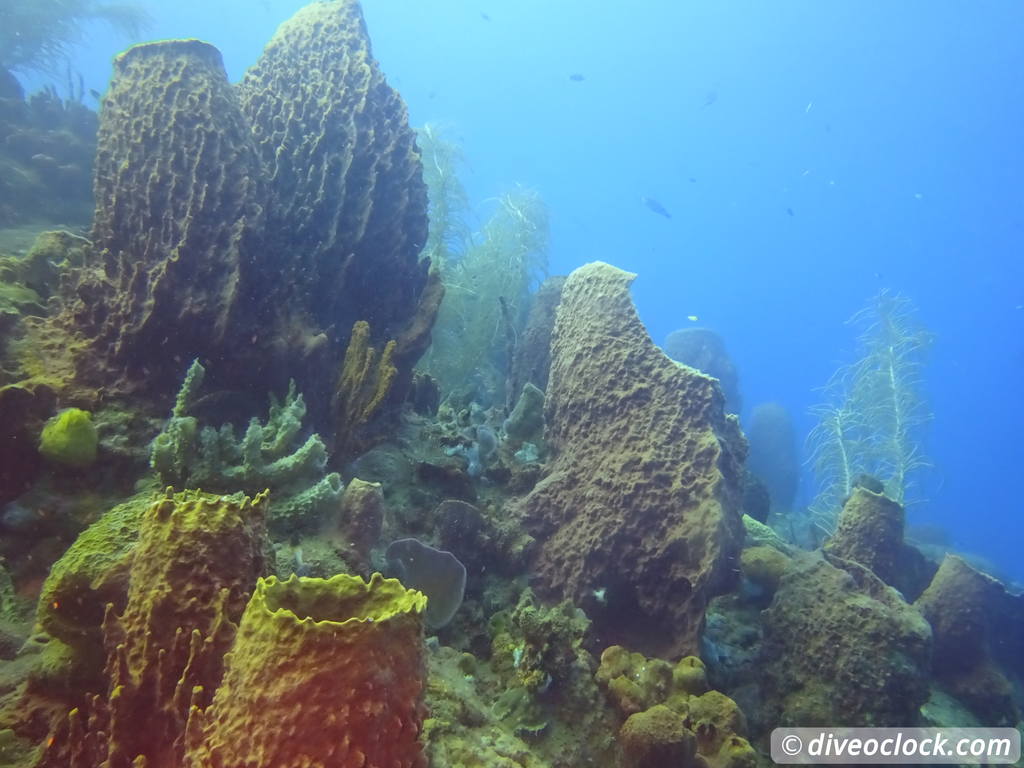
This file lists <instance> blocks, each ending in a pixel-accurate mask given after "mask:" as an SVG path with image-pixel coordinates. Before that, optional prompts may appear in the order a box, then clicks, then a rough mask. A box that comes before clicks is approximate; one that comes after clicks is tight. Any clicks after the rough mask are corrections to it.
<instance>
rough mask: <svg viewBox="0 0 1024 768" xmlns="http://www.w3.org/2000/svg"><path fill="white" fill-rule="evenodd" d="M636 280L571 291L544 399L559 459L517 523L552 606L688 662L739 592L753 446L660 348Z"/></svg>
mask: <svg viewBox="0 0 1024 768" xmlns="http://www.w3.org/2000/svg"><path fill="white" fill-rule="evenodd" d="M633 277H634V276H633V275H631V274H629V273H627V272H623V271H621V270H618V269H616V268H614V267H612V266H609V265H607V264H602V263H593V264H589V265H587V266H584V267H580V268H579V269H577V270H576V271H575V272H573V273H572V274H571V275H570V276H569V278H568V280H566V283H565V287H564V288H563V291H562V303H561V305H560V306H559V309H558V317H557V320H556V323H555V329H554V333H553V335H552V342H551V351H552V354H551V360H552V366H551V377H550V381H549V384H548V391H547V398H546V413H545V420H546V423H547V433H546V437H547V440H548V442H549V444H550V445H551V448H552V450H553V452H554V459H553V460H552V462H551V463H550V464H549V467H548V474H547V476H546V477H545V478H544V479H543V480H541V481H540V482H539V483H538V484H537V486H536V487H535V488H534V489H533V491H532V492H531V493H530V494H528V495H527V496H526V497H525V498H524V499H522V500H521V501H520V502H519V503H517V504H516V505H514V513H515V514H519V515H521V516H522V518H523V520H524V522H525V524H526V526H527V528H528V530H529V532H530V533H531V535H533V536H534V537H535V538H536V539H537V541H538V544H539V546H538V549H537V554H536V557H535V559H534V575H535V582H534V588H535V589H537V591H538V592H539V593H540V594H542V595H543V596H545V597H551V598H555V599H564V598H570V599H572V600H573V601H574V602H576V603H577V604H578V605H581V606H582V607H584V609H585V610H586V611H587V612H588V614H590V615H591V618H592V619H593V620H594V621H595V629H596V630H597V631H598V632H599V633H600V634H601V636H602V637H604V638H606V639H613V640H614V639H620V638H623V639H626V640H629V641H630V642H631V644H632V645H633V647H637V648H641V649H644V650H648V651H656V652H658V653H660V654H664V655H669V656H679V655H685V654H687V653H694V652H696V651H697V647H698V638H699V635H700V631H701V628H702V625H703V616H704V608H705V605H706V604H707V601H708V599H710V598H711V597H712V596H714V595H715V594H718V593H720V592H723V591H725V590H727V589H728V588H729V587H730V586H731V584H732V583H733V582H734V577H735V573H736V562H737V558H738V556H739V546H740V542H741V540H742V536H743V527H742V523H741V521H740V511H739V507H740V501H741V495H740V494H741V486H740V482H741V469H742V462H743V458H744V454H745V451H746V446H745V442H744V440H743V437H742V435H741V434H740V431H739V427H738V425H737V423H736V421H735V419H734V418H727V417H726V416H725V414H724V411H723V400H722V394H721V390H720V389H719V387H718V384H717V383H716V382H715V381H714V380H712V379H710V378H709V377H707V376H704V375H702V374H700V373H698V372H696V371H693V370H691V369H688V368H685V367H683V366H680V365H678V364H676V363H673V362H672V361H670V360H668V359H667V358H666V357H665V356H664V355H663V354H662V353H661V351H660V350H658V348H657V347H655V346H654V344H653V343H652V342H651V340H650V338H649V336H648V335H647V332H646V330H645V329H644V327H643V324H642V323H641V322H640V319H639V318H638V317H637V314H636V310H635V308H634V307H633V303H632V300H631V299H630V295H629V284H630V283H631V282H632V280H633Z"/></svg>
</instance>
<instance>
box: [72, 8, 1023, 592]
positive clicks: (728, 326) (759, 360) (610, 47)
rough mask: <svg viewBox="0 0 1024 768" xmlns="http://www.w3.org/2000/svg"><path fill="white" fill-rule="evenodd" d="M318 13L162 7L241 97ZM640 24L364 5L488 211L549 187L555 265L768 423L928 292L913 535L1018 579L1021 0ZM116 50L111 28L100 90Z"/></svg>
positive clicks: (654, 14) (96, 50) (384, 60)
mask: <svg viewBox="0 0 1024 768" xmlns="http://www.w3.org/2000/svg"><path fill="white" fill-rule="evenodd" d="M299 5H301V2H292V1H291V0H288V1H285V0H280V1H278V0H265V1H264V2H252V1H251V0H250V1H249V2H243V1H242V0H218V1H217V2H198V1H197V0H182V1H181V2H177V3H174V4H167V5H166V6H165V5H164V4H161V6H163V7H156V6H155V4H154V7H153V13H154V16H155V24H154V26H153V28H152V29H151V30H150V34H151V36H152V37H154V38H156V37H172V36H195V37H201V38H203V39H206V40H209V41H210V42H213V43H214V44H216V45H217V46H218V47H220V48H221V50H222V51H223V53H224V56H225V61H226V64H227V67H228V71H229V74H230V75H231V77H232V78H233V79H237V78H238V77H239V76H240V75H241V73H242V72H243V71H244V69H245V68H246V67H247V66H248V65H249V64H251V63H252V62H253V61H254V60H255V58H256V57H257V56H258V55H259V52H260V50H261V49H262V46H263V44H264V43H265V41H266V40H267V39H268V38H269V37H270V35H271V34H272V32H273V30H274V28H275V27H276V25H277V24H278V23H279V22H280V21H282V20H283V19H284V18H286V17H287V16H288V15H289V14H290V13H291V12H292V11H293V10H294V9H295V8H297V7H298V6H299ZM167 6H170V7H167ZM631 6H632V8H633V10H627V9H626V4H624V3H611V2H609V3H595V2H593V0H558V1H557V2H554V1H553V0H495V1H493V2H479V3H476V2H465V1H464V0H445V1H443V2H428V1H427V0H366V2H365V3H364V8H365V13H366V17H367V22H368V26H369V30H370V34H371V37H372V39H373V42H374V50H375V53H376V56H377V58H378V59H379V60H380V62H381V64H382V66H383V68H384V70H385V72H386V73H387V74H388V76H389V79H390V81H391V82H392V84H393V85H395V86H397V87H398V88H399V89H400V90H401V92H402V94H403V96H404V97H405V99H406V101H407V102H408V104H409V108H410V113H411V118H412V121H413V123H414V124H416V125H421V124H423V123H424V122H427V121H437V122H442V123H449V124H451V125H452V126H454V132H455V134H456V135H457V136H458V137H460V138H461V140H462V142H463V144H464V147H465V152H466V156H467V158H468V161H469V163H468V167H467V169H466V179H465V180H466V183H467V186H468V188H469V191H470V194H471V197H472V198H473V200H475V201H477V202H478V203H479V204H480V207H481V214H483V213H484V211H485V210H486V199H487V198H489V197H493V196H494V195H496V194H498V193H500V192H502V191H504V190H507V189H508V188H509V187H510V186H511V185H512V184H513V183H515V182H522V183H524V184H525V185H527V186H530V187H533V188H536V189H538V190H539V191H540V192H541V193H542V195H543V197H544V199H545V200H546V201H547V203H548V205H549V207H550V212H551V221H552V249H551V264H552V268H553V271H556V272H567V271H569V270H571V269H572V268H574V267H575V266H578V265H579V264H582V263H584V262H587V261H591V260H595V259H601V260H604V261H609V262H611V263H614V264H616V265H618V266H620V267H623V268H626V269H629V270H632V271H635V272H638V273H639V275H640V277H639V279H638V280H637V282H636V283H635V288H634V295H635V297H636V301H637V304H638V306H639V309H640V312H641V314H642V316H643V318H644V320H645V321H646V323H647V324H648V327H649V328H650V330H651V333H652V336H653V337H654V338H655V340H656V341H658V342H661V341H662V340H663V339H664V337H665V335H666V334H667V333H668V332H669V331H671V330H673V329H675V328H677V327H681V326H684V325H686V324H687V323H688V321H687V319H686V316H687V315H691V314H692V315H698V316H699V317H700V323H701V324H706V325H708V326H710V327H712V328H714V329H716V330H718V331H719V332H720V333H722V334H723V335H724V337H725V338H726V341H727V343H728V345H729V348H730V351H731V353H732V356H733V357H734V359H735V360H736V362H737V364H738V366H739V368H740V373H741V386H742V389H743V394H744V397H745V402H746V404H747V406H748V407H749V406H752V405H755V404H757V403H758V402H763V401H766V400H778V401H781V402H782V403H784V404H785V405H787V406H788V407H789V408H790V409H791V410H792V412H793V413H794V415H795V416H796V417H797V419H798V422H799V425H800V428H801V430H804V431H805V430H806V429H808V428H809V427H810V426H811V421H810V419H809V417H807V415H806V411H807V408H808V406H810V405H811V404H813V403H814V402H815V395H814V393H813V391H812V390H813V389H814V388H815V387H818V386H820V385H822V384H823V383H824V382H825V381H826V380H827V379H828V377H829V374H830V373H831V372H832V371H833V370H834V369H835V367H836V364H837V363H838V362H839V361H842V360H848V359H849V356H850V354H851V352H852V349H853V331H852V330H851V329H850V328H849V327H847V326H845V325H844V321H845V320H847V319H848V318H849V317H850V316H851V315H852V314H853V313H854V312H855V311H856V310H858V309H859V308H860V307H862V306H863V305H864V304H865V303H866V301H867V299H868V298H869V297H871V296H872V295H873V294H874V293H875V292H877V291H878V290H879V289H880V288H883V287H887V288H890V289H893V290H897V291H899V292H901V293H903V294H905V295H906V296H908V297H910V298H911V299H912V300H913V301H914V302H915V303H916V304H917V306H918V307H919V308H920V317H921V320H922V321H923V322H924V324H926V325H927V327H928V328H929V329H930V330H931V331H933V332H934V334H935V336H936V342H935V345H934V348H933V352H932V355H931V360H930V363H929V365H928V367H927V369H926V377H927V388H928V391H927V394H928V396H929V398H930V401H931V404H932V410H933V411H934V415H935V419H934V422H933V423H932V425H931V428H930V430H929V434H928V452H929V454H930V456H931V457H932V458H933V460H934V463H935V469H934V470H933V471H932V472H931V473H930V475H929V476H928V477H927V478H926V486H927V487H926V493H925V496H926V498H927V500H926V501H924V502H923V503H921V504H919V505H916V506H914V507H913V508H912V510H911V517H912V519H913V520H920V521H926V522H936V523H939V524H942V525H945V526H947V527H948V528H949V529H950V530H951V531H952V533H953V535H954V538H955V540H956V542H957V543H958V544H959V546H961V547H962V548H964V549H966V550H968V551H971V552H974V553H977V554H979V555H981V556H983V557H985V558H988V559H989V560H991V561H992V562H993V564H994V566H993V567H995V568H997V569H999V570H1000V571H1001V572H1002V573H1003V574H1007V575H1010V576H1011V577H1012V578H1016V579H1019V580H1022V581H1024V557H1022V554H1024V552H1022V550H1024V502H1022V490H1021V483H1022V481H1021V477H1022V466H1021V465H1022V457H1024V451H1022V449H1021V445H1022V442H1021V441H1022V440H1024V406H1022V402H1021V401H1022V395H1024V333H1022V326H1024V258H1022V255H1021V254H1022V247H1021V246H1022V243H1024V192H1022V179H1024V149H1022V146H1024V144H1022V135H1024V133H1022V129H1024V78H1022V77H1021V73H1022V72H1024V3H1021V2H1019V0H993V1H991V2H980V3H971V4H964V3H960V2H955V1H954V0H927V1H923V0H901V2H899V3H889V2H881V1H879V2H863V0H829V2H821V0H801V1H796V0H786V2H765V1H764V0H757V1H756V2H755V1H747V2H733V1H729V2H723V1H722V0H701V1H700V2H683V1H682V0H647V1H646V2H645V1H643V0H640V1H638V2H636V3H632V4H631ZM485 15H486V17H487V18H485ZM120 44H121V41H117V40H116V39H114V38H113V37H111V36H110V35H109V34H107V33H105V32H103V31H102V30H96V31H95V32H94V33H93V34H92V35H91V39H90V40H89V43H88V48H87V49H85V50H83V52H82V55H81V56H80V57H79V58H78V59H77V60H76V62H75V65H76V67H77V68H78V69H80V70H81V71H82V72H83V74H84V75H85V76H86V79H87V81H88V85H90V86H92V87H96V88H98V89H102V87H103V84H104V83H105V81H106V78H107V77H108V75H109V64H108V61H109V58H110V56H111V54H112V53H113V52H114V51H116V50H117V48H118V46H119V45H120ZM574 73H579V74H582V75H583V76H584V80H582V81H581V82H575V81H573V80H570V78H569V75H571V74H574ZM643 195H646V196H650V197H653V198H656V199H657V200H659V201H660V202H661V203H662V204H664V206H665V207H666V208H668V209H669V210H670V211H671V212H672V213H673V218H672V219H671V220H667V219H664V218H661V217H658V216H656V215H654V214H652V213H651V212H650V211H648V210H647V209H646V208H645V207H644V206H643V205H642V204H641V203H640V197H641V196H643ZM787 209H791V211H792V215H790V214H789V213H788V212H787ZM810 486H811V480H810V478H806V479H805V481H804V489H803V497H804V498H805V499H807V498H809V496H810V495H811V493H812V489H811V487H810Z"/></svg>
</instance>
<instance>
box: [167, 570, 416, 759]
mask: <svg viewBox="0 0 1024 768" xmlns="http://www.w3.org/2000/svg"><path fill="white" fill-rule="evenodd" d="M425 606H426V598H425V597H424V596H423V595H422V594H420V593H418V592H414V591H410V590H406V589H405V588H403V587H402V585H401V584H399V583H398V582H397V581H396V580H394V579H384V578H382V577H381V576H380V574H375V575H374V576H373V578H371V579H370V581H369V582H368V583H367V582H364V581H363V580H362V579H360V578H358V577H353V576H346V575H339V576H334V577H333V578H331V579H327V580H323V579H303V578H299V577H296V576H293V577H292V578H290V579H288V580H287V581H278V580H277V579H276V578H274V577H273V576H271V577H269V578H267V579H261V580H260V581H259V582H258V583H257V585H256V591H255V593H254V594H253V596H252V599H251V600H250V601H249V604H248V606H247V607H246V609H245V613H244V615H243V616H242V620H241V623H240V625H239V627H238V634H237V637H236V639H235V643H234V646H233V647H232V650H231V653H230V654H229V655H228V657H227V659H226V661H225V669H224V679H223V682H222V683H221V685H220V687H219V688H218V689H217V692H216V694H215V695H214V696H213V703H212V704H210V705H209V706H208V707H202V706H195V705H194V706H193V708H192V710H191V712H190V717H189V723H188V733H187V735H186V741H187V743H188V754H187V757H186V760H185V761H184V762H183V763H181V764H182V765H185V766H189V768H213V766H225V765H268V766H270V765H273V766H298V765H381V766H383V765H393V766H400V767H401V768H425V766H426V764H427V763H426V757H425V755H424V753H423V747H422V744H421V743H420V731H421V729H422V723H423V716H424V708H423V687H424V677H425V672H426V670H425V663H424V657H423V624H422V620H421V617H422V613H423V611H424V608H425Z"/></svg>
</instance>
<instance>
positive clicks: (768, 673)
mask: <svg viewBox="0 0 1024 768" xmlns="http://www.w3.org/2000/svg"><path fill="white" fill-rule="evenodd" d="M761 618H762V627H763V632H764V639H763V643H762V645H761V648H760V654H761V664H760V665H758V670H759V674H760V675H761V677H762V687H763V691H764V695H765V700H766V706H767V707H768V709H769V711H770V714H768V715H766V721H767V722H777V723H779V724H782V725H801V726H805V725H843V726H851V727H853V726H877V727H881V726H893V727H896V726H900V725H906V724H907V723H914V722H916V717H917V712H918V709H919V708H920V706H921V705H922V704H923V703H924V702H925V701H926V700H927V698H928V674H929V665H930V661H931V647H932V632H931V629H930V627H929V626H928V623H927V622H926V621H925V620H924V619H923V618H922V617H921V615H920V614H919V613H918V612H917V611H916V610H914V608H913V607H912V606H910V605H908V604H907V603H906V602H905V601H904V600H903V599H902V598H901V597H900V595H899V593H898V592H896V590H894V589H892V588H891V587H889V586H887V585H886V584H884V583H883V582H882V581H881V580H880V579H879V578H878V577H877V576H875V575H874V574H873V573H872V572H871V571H869V570H868V569H867V568H865V567H864V566H862V565H859V564H857V563H854V562H852V561H845V560H836V561H835V562H834V563H833V562H830V561H829V560H828V559H827V558H825V557H822V556H821V555H820V554H813V555H811V554H808V555H804V556H802V557H801V558H799V559H795V560H794V562H793V564H792V565H791V566H790V567H789V568H788V569H787V571H786V573H785V575H783V576H782V578H781V580H780V582H779V585H778V588H777V590H776V591H775V597H774V600H773V601H772V603H771V605H770V606H769V607H768V608H767V609H766V610H765V611H763V612H762V614H761Z"/></svg>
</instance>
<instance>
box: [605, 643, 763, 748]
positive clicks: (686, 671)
mask: <svg viewBox="0 0 1024 768" xmlns="http://www.w3.org/2000/svg"><path fill="white" fill-rule="evenodd" d="M596 677H597V680H598V682H600V683H601V685H602V686H603V687H604V688H605V690H606V692H607V694H608V696H609V698H610V699H611V700H612V701H613V702H614V703H615V706H616V708H617V709H618V710H619V712H620V713H621V714H622V716H623V717H625V718H626V720H625V722H624V723H623V724H622V726H621V727H620V729H619V743H620V744H621V745H622V748H623V753H624V755H625V758H626V763H625V764H626V765H629V766H635V767H636V768H655V767H656V766H661V765H679V766H700V765H710V766H714V768H752V766H754V765H757V753H756V752H755V751H754V749H753V747H751V745H750V744H749V743H748V742H747V740H746V738H745V737H744V734H745V732H746V720H745V718H744V717H743V713H742V712H741V711H740V709H739V707H737V706H736V702H734V701H732V699H730V698H729V697H728V696H725V695H723V694H721V693H719V692H718V691H713V690H711V689H710V687H709V685H708V681H707V676H706V674H705V669H704V664H703V663H702V662H701V660H700V659H699V658H697V657H696V656H687V657H684V658H682V659H680V660H679V661H678V662H677V663H676V664H675V665H674V666H673V665H672V664H670V663H668V662H667V661H664V660H662V659H648V658H646V657H645V656H643V654H639V653H631V652H629V651H628V650H626V649H625V648H623V647H621V646H617V645H614V646H610V647H609V648H606V649H605V651H604V653H602V654H601V665H600V667H598V670H597V675H596ZM697 755H699V756H700V757H699V758H697V757H696V756H697ZM666 761H667V762H666ZM673 761H676V762H673Z"/></svg>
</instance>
